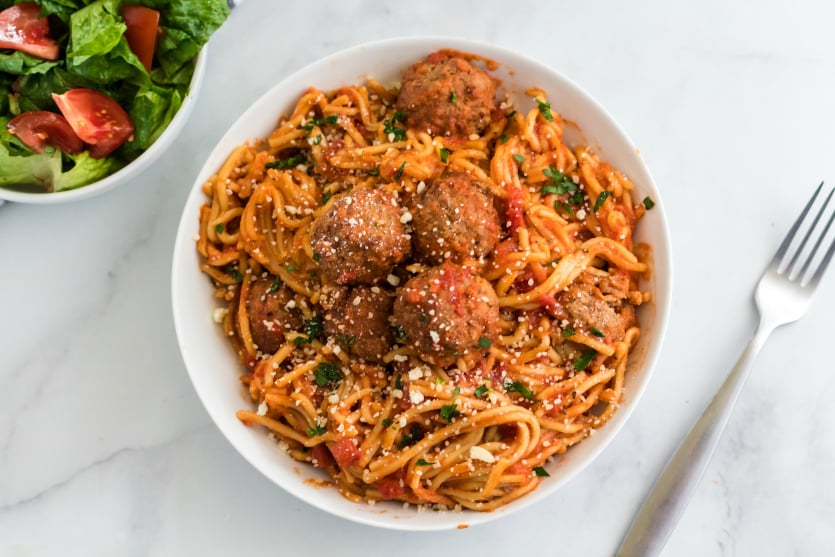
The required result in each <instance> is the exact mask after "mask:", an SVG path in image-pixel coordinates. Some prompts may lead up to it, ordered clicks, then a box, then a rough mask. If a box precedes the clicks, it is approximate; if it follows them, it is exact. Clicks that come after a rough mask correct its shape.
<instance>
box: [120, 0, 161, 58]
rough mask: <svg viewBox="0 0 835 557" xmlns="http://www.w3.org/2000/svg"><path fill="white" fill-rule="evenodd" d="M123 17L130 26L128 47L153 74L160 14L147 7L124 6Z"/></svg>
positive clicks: (126, 33) (126, 32) (127, 32)
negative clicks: (152, 63)
mask: <svg viewBox="0 0 835 557" xmlns="http://www.w3.org/2000/svg"><path fill="white" fill-rule="evenodd" d="M122 17H123V18H125V24H126V25H127V26H128V28H127V30H126V31H125V38H126V39H127V40H128V46H130V49H131V50H132V51H133V53H134V54H136V57H137V58H139V61H140V62H142V65H143V66H145V69H146V70H148V73H151V62H152V61H153V59H154V48H155V47H156V45H157V35H158V34H159V12H158V11H156V10H152V9H151V8H146V7H145V6H124V7H123V8H122Z"/></svg>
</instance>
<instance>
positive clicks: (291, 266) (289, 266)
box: [285, 265, 299, 273]
mask: <svg viewBox="0 0 835 557" xmlns="http://www.w3.org/2000/svg"><path fill="white" fill-rule="evenodd" d="M298 268H299V266H298V265H287V267H285V269H286V270H287V272H288V273H292V272H293V271H296V270H298Z"/></svg>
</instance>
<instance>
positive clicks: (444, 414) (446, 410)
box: [441, 404, 461, 422]
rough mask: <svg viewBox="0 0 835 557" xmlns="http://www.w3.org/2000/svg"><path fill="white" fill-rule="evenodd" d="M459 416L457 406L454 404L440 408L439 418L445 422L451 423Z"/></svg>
mask: <svg viewBox="0 0 835 557" xmlns="http://www.w3.org/2000/svg"><path fill="white" fill-rule="evenodd" d="M460 415H461V412H459V411H458V406H457V405H455V404H444V405H443V406H441V418H443V419H444V420H446V421H447V422H451V421H452V420H453V419H454V418H456V417H458V416H460Z"/></svg>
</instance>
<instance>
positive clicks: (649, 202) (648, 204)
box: [644, 196, 655, 211]
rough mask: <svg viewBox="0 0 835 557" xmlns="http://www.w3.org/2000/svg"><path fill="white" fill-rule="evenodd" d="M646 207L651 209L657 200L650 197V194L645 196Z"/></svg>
mask: <svg viewBox="0 0 835 557" xmlns="http://www.w3.org/2000/svg"><path fill="white" fill-rule="evenodd" d="M644 207H646V209H647V211H649V210H650V209H652V208H653V207H655V201H653V200H652V199H650V197H649V196H646V197H645V198H644Z"/></svg>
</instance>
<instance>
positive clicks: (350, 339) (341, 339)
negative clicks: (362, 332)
mask: <svg viewBox="0 0 835 557" xmlns="http://www.w3.org/2000/svg"><path fill="white" fill-rule="evenodd" d="M356 341H357V337H356V336H354V335H336V342H338V343H339V344H344V345H345V346H347V347H348V348H350V347H352V346H353V345H354V343H355V342H356Z"/></svg>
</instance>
